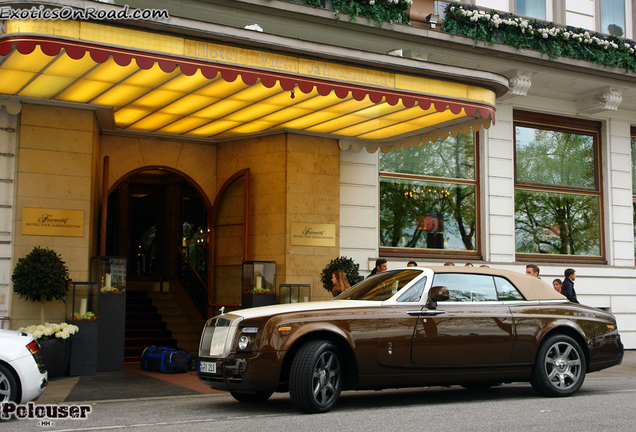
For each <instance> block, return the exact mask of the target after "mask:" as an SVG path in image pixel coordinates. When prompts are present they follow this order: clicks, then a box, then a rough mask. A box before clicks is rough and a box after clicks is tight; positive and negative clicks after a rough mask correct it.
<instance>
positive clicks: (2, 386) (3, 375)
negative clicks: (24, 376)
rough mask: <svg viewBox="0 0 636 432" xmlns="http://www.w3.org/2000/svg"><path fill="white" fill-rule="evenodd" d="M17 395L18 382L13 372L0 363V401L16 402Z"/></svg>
mask: <svg viewBox="0 0 636 432" xmlns="http://www.w3.org/2000/svg"><path fill="white" fill-rule="evenodd" d="M17 397H18V384H17V382H16V380H15V377H14V376H13V373H12V372H11V371H10V370H9V369H8V368H7V367H6V366H5V365H2V364H0V402H16V398H17Z"/></svg>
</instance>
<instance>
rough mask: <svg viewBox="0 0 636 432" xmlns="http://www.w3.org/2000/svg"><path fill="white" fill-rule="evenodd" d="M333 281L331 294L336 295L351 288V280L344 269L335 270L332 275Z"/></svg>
mask: <svg viewBox="0 0 636 432" xmlns="http://www.w3.org/2000/svg"><path fill="white" fill-rule="evenodd" d="M331 283H333V289H332V290H331V294H332V295H333V296H334V297H335V296H337V295H339V294H341V293H342V292H343V291H346V290H348V289H349V288H351V285H349V281H348V280H347V275H346V274H345V272H343V271H342V270H336V271H335V272H333V274H332V275H331Z"/></svg>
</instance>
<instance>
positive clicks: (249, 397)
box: [230, 392, 273, 403]
mask: <svg viewBox="0 0 636 432" xmlns="http://www.w3.org/2000/svg"><path fill="white" fill-rule="evenodd" d="M272 393H273V392H256V393H237V392H230V394H231V395H232V397H233V398H234V399H236V400H237V401H239V402H244V403H258V402H265V401H266V400H267V399H269V397H270V396H271V395H272Z"/></svg>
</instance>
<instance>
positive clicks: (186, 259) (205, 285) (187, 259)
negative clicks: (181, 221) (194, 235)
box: [177, 247, 208, 291]
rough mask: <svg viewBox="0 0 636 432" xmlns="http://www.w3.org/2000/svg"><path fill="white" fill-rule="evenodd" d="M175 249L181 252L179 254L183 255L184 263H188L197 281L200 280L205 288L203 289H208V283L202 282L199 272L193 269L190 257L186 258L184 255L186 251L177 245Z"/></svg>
mask: <svg viewBox="0 0 636 432" xmlns="http://www.w3.org/2000/svg"><path fill="white" fill-rule="evenodd" d="M177 249H179V252H181V256H182V257H183V259H184V260H185V262H186V263H188V266H189V267H190V270H192V272H193V273H194V274H195V275H196V277H197V279H199V282H201V285H203V287H204V288H205V290H206V291H207V290H208V284H206V283H205V282H203V279H201V275H199V272H198V271H196V270H195V268H194V267H193V266H192V263H191V262H190V259H189V258H188V256H187V255H186V253H185V252H184V251H183V249H182V248H180V247H178V248H177Z"/></svg>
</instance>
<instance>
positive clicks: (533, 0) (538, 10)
mask: <svg viewBox="0 0 636 432" xmlns="http://www.w3.org/2000/svg"><path fill="white" fill-rule="evenodd" d="M516 3H517V5H516V6H517V8H516V14H517V15H523V16H527V17H530V18H536V19H540V20H545V19H547V17H546V7H545V5H546V0H517V1H516Z"/></svg>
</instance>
